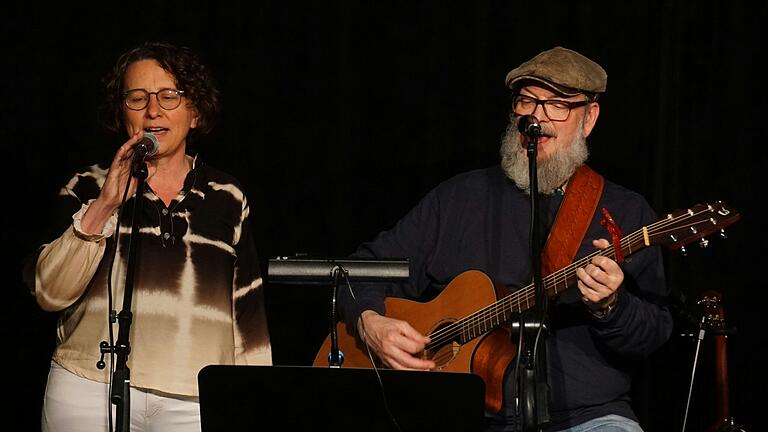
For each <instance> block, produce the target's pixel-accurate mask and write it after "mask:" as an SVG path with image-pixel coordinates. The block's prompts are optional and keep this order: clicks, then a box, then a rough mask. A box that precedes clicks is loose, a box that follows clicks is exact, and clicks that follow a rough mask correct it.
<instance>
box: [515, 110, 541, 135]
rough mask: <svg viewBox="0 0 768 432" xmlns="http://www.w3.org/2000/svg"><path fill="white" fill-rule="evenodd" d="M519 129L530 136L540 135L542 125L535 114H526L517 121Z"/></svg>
mask: <svg viewBox="0 0 768 432" xmlns="http://www.w3.org/2000/svg"><path fill="white" fill-rule="evenodd" d="M517 130H519V131H520V133H522V134H523V135H526V136H528V137H531V138H533V137H538V136H539V135H541V125H540V124H539V119H537V118H536V117H534V116H533V115H524V116H522V117H520V120H518V121H517Z"/></svg>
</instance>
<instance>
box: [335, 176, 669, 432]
mask: <svg viewBox="0 0 768 432" xmlns="http://www.w3.org/2000/svg"><path fill="white" fill-rule="evenodd" d="M562 199H563V197H562V196H561V195H557V194H555V195H551V196H543V197H542V198H541V200H540V209H541V218H542V222H543V224H544V226H545V227H546V231H547V232H548V230H549V228H550V227H551V225H552V223H553V221H554V218H555V215H556V214H557V211H558V208H559V206H560V204H561V202H562ZM603 207H604V208H606V209H607V210H608V211H609V212H610V213H611V215H612V216H613V219H614V220H615V221H616V222H617V223H618V225H619V226H620V228H621V230H622V231H623V232H624V234H629V233H631V232H633V231H635V230H637V229H639V228H640V227H642V226H646V225H648V224H650V223H652V222H654V221H655V220H656V219H657V218H656V215H655V214H654V211H653V210H652V209H651V207H650V206H649V205H648V203H647V202H646V200H645V199H644V198H643V197H642V196H640V195H639V194H637V193H635V192H632V191H630V190H628V189H626V188H623V187H621V186H619V185H616V184H614V183H611V182H609V181H606V182H605V189H604V191H603V195H602V196H601V198H600V203H599V205H598V209H600V208H603ZM601 219H602V215H601V214H600V212H599V211H598V212H596V214H595V216H594V218H593V220H592V223H591V226H590V228H589V230H588V232H587V235H586V236H585V238H584V240H583V242H582V244H581V247H580V249H579V252H578V254H577V258H579V257H583V256H586V255H588V254H589V253H591V252H593V251H594V247H593V246H592V244H591V241H592V240H593V239H598V238H606V239H610V235H609V233H608V231H607V230H606V229H605V228H604V227H603V226H601V224H600V220H601ZM530 220H531V217H530V197H529V196H528V195H526V194H524V193H522V192H521V191H520V190H519V189H518V188H517V187H516V186H515V185H514V184H513V183H512V182H511V181H510V180H508V179H507V178H506V177H505V175H504V173H503V171H502V170H501V168H500V167H499V166H495V167H491V168H487V169H483V170H476V171H471V172H468V173H464V174H460V175H458V176H456V177H454V178H452V179H449V180H447V181H445V182H443V183H442V184H440V185H439V186H438V187H436V188H435V189H433V190H432V191H431V192H430V193H428V194H427V195H426V196H425V197H424V198H423V199H422V200H421V202H420V203H419V204H418V205H417V206H416V207H415V208H413V209H412V210H411V211H410V212H408V213H407V214H406V215H405V216H404V217H403V218H402V219H401V220H400V221H399V222H398V223H397V224H396V225H395V226H394V227H393V228H392V229H390V230H388V231H385V232H382V233H380V234H379V235H378V236H377V237H376V238H375V239H374V240H373V241H371V242H368V243H364V244H362V245H361V246H360V247H359V249H358V250H357V251H356V252H355V254H354V256H356V257H368V258H408V259H409V260H410V280H409V282H408V283H407V284H402V285H395V284H391V285H386V284H370V285H368V284H366V285H362V284H361V285H357V286H355V287H354V289H355V293H356V298H357V303H355V302H354V301H353V300H352V298H351V297H350V296H349V294H348V293H347V292H345V290H341V292H340V293H339V303H340V304H339V311H340V314H341V316H342V318H343V319H344V320H345V321H346V322H347V323H348V324H353V323H355V322H356V321H357V319H358V317H359V315H360V313H361V312H362V311H363V310H366V309H373V310H376V311H378V312H379V313H384V312H385V311H384V310H383V309H384V307H383V300H384V298H385V297H405V298H412V299H427V298H429V297H432V296H435V295H437V294H439V292H440V291H441V290H442V289H444V288H445V287H446V285H448V283H449V282H451V280H452V279H453V278H454V277H456V276H457V275H459V274H460V273H462V272H464V271H466V270H470V269H475V270H481V271H483V272H485V273H486V274H487V275H488V276H489V277H490V278H491V279H492V280H493V281H494V282H495V283H499V284H502V285H505V286H507V287H509V288H511V289H513V290H514V289H516V288H519V287H524V286H526V285H528V284H530V282H531V280H532V273H531V265H530V261H531V260H530V246H529V235H530ZM629 258H630V259H629V260H627V261H626V262H625V263H623V264H622V269H623V270H624V273H625V280H624V283H623V285H622V286H621V287H620V288H619V291H618V292H619V296H618V304H617V306H616V308H615V309H614V311H613V312H612V314H611V315H610V316H609V317H608V319H606V320H603V321H601V320H598V319H596V318H594V317H592V316H591V315H590V314H589V313H588V312H587V309H586V307H585V305H584V304H583V303H582V302H581V301H580V299H581V296H580V294H579V291H578V289H577V288H575V287H574V288H572V289H569V290H567V291H565V292H564V293H562V294H561V295H560V296H559V297H558V298H557V300H556V301H554V302H551V303H550V309H549V320H550V328H551V334H550V336H549V337H548V338H547V341H548V357H549V358H548V363H549V368H548V375H549V381H550V385H551V402H550V405H549V411H550V417H551V420H552V421H551V423H550V424H549V426H548V427H547V428H546V430H557V429H561V428H565V427H568V426H572V425H575V424H579V423H582V422H584V421H587V420H590V419H592V418H596V417H600V416H603V415H606V414H619V415H623V416H625V417H629V418H633V419H634V418H636V417H635V415H634V413H633V412H632V409H631V407H630V400H629V391H630V382H631V375H632V373H633V367H634V366H635V365H636V363H637V361H638V360H639V359H641V358H642V357H643V356H646V355H649V354H650V353H652V352H653V351H654V350H656V349H657V348H659V347H660V346H661V345H662V344H663V343H664V342H665V341H666V340H667V338H668V337H669V335H670V332H671V331H672V317H671V314H670V312H669V310H668V309H667V307H666V297H667V295H668V290H667V288H666V286H665V283H664V270H663V262H662V257H661V253H660V251H659V249H658V248H657V247H649V248H645V249H643V250H641V251H639V252H637V253H635V254H633V255H632V256H631V257H629ZM513 363H514V362H513ZM509 376H510V379H509V380H508V381H510V382H508V383H507V385H506V388H507V389H510V390H509V391H511V388H512V387H511V384H512V383H513V381H512V380H513V379H514V378H513V376H512V374H510V375H509ZM505 400H506V401H508V402H511V398H509V397H505ZM508 405H509V404H508ZM505 411H506V414H505V415H501V416H498V417H497V418H495V419H490V420H491V421H490V423H489V426H488V429H489V430H497V429H498V430H502V428H503V426H501V425H503V424H504V423H507V424H509V423H512V422H513V410H512V406H507V407H506V408H505ZM507 429H511V428H510V427H507Z"/></svg>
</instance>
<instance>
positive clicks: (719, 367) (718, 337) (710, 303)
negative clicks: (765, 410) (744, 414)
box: [699, 290, 744, 432]
mask: <svg viewBox="0 0 768 432" xmlns="http://www.w3.org/2000/svg"><path fill="white" fill-rule="evenodd" d="M722 302H723V297H722V295H721V294H720V293H719V292H718V291H715V290H707V291H705V292H704V295H703V296H702V297H701V300H700V301H699V304H701V305H702V307H703V322H704V325H705V326H706V327H708V328H709V329H710V330H711V331H712V334H713V335H714V345H715V397H716V401H715V403H716V405H715V420H714V421H713V422H712V424H711V425H710V426H709V427H708V428H707V432H743V431H744V429H743V427H742V426H741V425H738V424H736V423H735V422H734V419H733V417H731V413H730V397H729V391H728V388H729V386H728V349H727V345H726V344H727V340H728V339H727V338H728V336H727V334H726V326H725V313H724V311H723V305H722Z"/></svg>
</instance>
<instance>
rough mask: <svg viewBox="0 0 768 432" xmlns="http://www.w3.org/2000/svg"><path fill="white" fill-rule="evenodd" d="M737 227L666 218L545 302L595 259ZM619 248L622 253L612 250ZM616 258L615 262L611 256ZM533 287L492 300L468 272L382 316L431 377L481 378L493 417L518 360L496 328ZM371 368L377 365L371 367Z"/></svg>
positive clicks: (713, 209)
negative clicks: (413, 342) (411, 340)
mask: <svg viewBox="0 0 768 432" xmlns="http://www.w3.org/2000/svg"><path fill="white" fill-rule="evenodd" d="M739 219H740V215H739V214H738V212H736V211H734V210H732V209H730V208H729V207H728V206H726V205H725V204H724V203H723V202H721V201H717V202H715V203H713V204H699V205H696V206H693V207H691V208H689V209H686V210H680V211H677V212H674V213H670V214H668V215H667V216H666V217H664V218H662V219H660V220H658V221H656V222H654V223H652V224H650V225H648V226H645V227H642V228H640V229H638V230H637V231H635V232H633V233H631V234H628V235H625V236H623V237H621V239H620V242H619V244H617V245H615V246H614V248H611V247H609V248H607V249H602V250H596V251H594V252H593V253H591V254H590V255H588V256H585V257H583V258H580V259H578V260H576V261H575V262H573V263H572V264H570V265H568V266H566V267H565V268H562V269H560V270H558V271H556V272H553V273H550V274H549V275H547V276H545V277H543V278H542V285H543V286H544V290H545V292H546V294H547V296H548V298H555V297H557V296H558V295H559V294H560V293H562V292H563V291H565V290H566V289H568V288H570V287H572V286H575V284H576V280H577V278H576V269H578V268H579V267H584V266H586V265H587V264H588V263H589V262H590V261H591V260H592V258H594V257H595V256H597V255H603V256H607V257H609V258H612V259H614V260H615V259H616V257H617V256H624V257H628V256H629V255H631V254H633V253H636V252H638V251H640V250H642V249H645V248H646V247H649V246H653V245H663V246H666V247H668V248H670V249H681V248H683V249H684V246H685V245H687V244H689V243H691V242H694V241H699V242H700V243H701V245H702V246H706V244H707V242H708V240H707V239H706V236H708V235H710V234H712V233H714V232H718V231H720V232H721V234H723V235H724V233H725V232H724V231H723V228H725V227H726V226H728V225H730V224H732V223H734V222H736V221H737V220H739ZM618 248H620V250H618ZM617 252H618V253H619V254H620V255H617ZM535 296H536V293H535V287H534V286H533V284H530V285H528V286H526V287H524V288H522V289H519V290H517V291H515V292H513V293H512V294H509V295H507V296H505V297H502V298H500V299H499V298H497V295H496V289H495V287H494V284H493V282H492V281H491V280H490V278H489V277H488V276H487V275H486V274H484V273H483V272H480V271H477V270H468V271H465V272H463V273H461V274H459V275H458V276H456V277H455V278H454V279H453V280H452V281H451V282H450V283H449V284H448V286H447V287H446V288H445V289H444V290H443V291H442V292H441V293H440V294H439V295H438V296H437V297H436V298H434V299H433V300H431V301H429V302H423V303H422V302H417V301H413V300H407V299H402V298H394V297H389V298H387V299H385V302H384V303H385V306H386V310H387V316H389V317H392V318H397V319H401V320H404V321H407V322H408V323H410V324H411V325H412V326H413V327H414V328H415V329H416V330H418V331H419V332H421V333H423V334H426V335H428V336H429V337H430V339H431V342H430V343H429V344H428V345H427V346H426V348H425V350H424V352H422V353H421V357H422V358H426V359H430V360H433V361H434V362H435V363H436V365H437V366H436V370H439V371H444V372H463V373H475V374H478V375H480V377H482V378H483V380H484V381H485V384H486V388H485V406H486V409H488V410H489V411H490V412H498V411H499V410H500V409H501V406H502V394H503V388H502V386H503V379H502V378H503V376H504V372H505V371H506V369H507V367H508V366H509V364H510V362H511V361H512V360H513V359H514V358H515V356H516V346H515V345H514V344H513V343H512V342H511V341H510V337H509V333H508V331H507V330H505V329H504V328H503V327H502V325H504V324H507V323H510V322H512V320H513V319H515V318H516V317H518V316H519V314H520V313H522V312H523V311H526V310H528V309H531V308H532V307H533V306H534V304H535ZM336 330H337V343H338V347H339V349H340V351H341V352H342V353H343V355H344V362H343V364H342V365H341V367H358V368H371V367H374V366H376V367H379V366H380V365H379V364H378V360H377V359H375V358H372V357H369V354H368V350H367V348H366V346H365V344H364V343H363V341H361V340H360V338H358V337H357V335H356V333H357V332H356V330H355V329H354V328H351V327H350V328H348V326H346V325H345V324H344V323H343V322H339V323H337V324H336ZM330 350H331V337H330V335H329V336H328V337H326V339H325V341H324V342H323V344H322V346H321V347H320V349H319V350H318V352H317V355H316V356H315V360H314V363H313V365H314V366H317V367H328V364H329V363H328V353H329V352H330ZM371 360H373V361H375V362H377V364H372V363H371Z"/></svg>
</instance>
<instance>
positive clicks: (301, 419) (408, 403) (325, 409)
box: [198, 365, 485, 432]
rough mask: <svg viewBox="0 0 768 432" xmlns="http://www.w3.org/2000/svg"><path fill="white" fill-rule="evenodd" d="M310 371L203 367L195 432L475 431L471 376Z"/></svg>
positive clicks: (476, 402) (477, 387)
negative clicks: (198, 427)
mask: <svg viewBox="0 0 768 432" xmlns="http://www.w3.org/2000/svg"><path fill="white" fill-rule="evenodd" d="M379 374H380V376H381V380H382V383H383V388H384V392H385V394H386V401H387V404H388V406H389V408H390V412H391V413H392V417H394V419H395V420H396V422H397V424H398V425H399V429H398V428H397V427H396V426H395V423H394V422H392V420H391V419H390V417H389V414H388V413H387V410H386V405H385V403H384V398H383V396H382V390H381V388H380V386H379V382H378V379H377V376H376V372H375V371H374V370H373V369H363V368H321V367H310V366H224V365H210V366H206V367H204V368H203V369H202V370H201V371H200V373H199V374H198V386H199V391H200V419H201V425H202V432H219V431H221V432H224V431H226V432H230V431H239V430H243V431H245V430H254V431H255V430H258V431H280V432H283V431H299V430H301V431H304V430H311V431H313V432H316V431H334V432H346V431H366V432H397V431H401V432H409V431H433V430H434V431H441V432H459V431H461V432H468V431H469V432H471V431H479V430H481V429H482V424H483V416H484V414H483V413H484V408H483V406H484V403H483V400H484V393H485V384H484V383H483V380H482V379H481V378H480V377H479V376H478V375H475V374H469V373H456V372H421V371H400V370H390V369H385V370H379Z"/></svg>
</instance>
